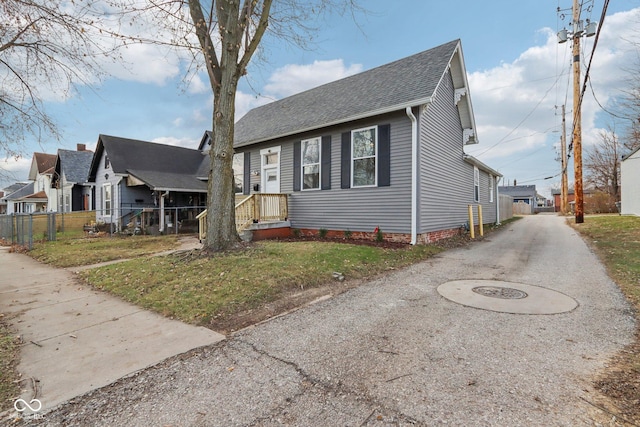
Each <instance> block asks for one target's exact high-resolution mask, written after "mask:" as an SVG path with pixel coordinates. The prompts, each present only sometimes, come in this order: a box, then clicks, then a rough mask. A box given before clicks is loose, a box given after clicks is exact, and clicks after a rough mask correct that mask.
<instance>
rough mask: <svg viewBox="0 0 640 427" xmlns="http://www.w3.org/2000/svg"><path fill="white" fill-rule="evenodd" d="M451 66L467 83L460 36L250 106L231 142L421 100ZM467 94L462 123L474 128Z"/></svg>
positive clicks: (458, 80) (460, 82) (461, 83)
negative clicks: (263, 103) (366, 69)
mask: <svg viewBox="0 0 640 427" xmlns="http://www.w3.org/2000/svg"><path fill="white" fill-rule="evenodd" d="M454 59H455V60H454ZM450 68H451V71H452V74H453V79H454V85H455V88H456V89H459V88H464V89H466V88H468V85H467V80H466V71H465V70H464V61H463V60H462V54H461V47H460V41H459V40H454V41H451V42H448V43H445V44H443V45H440V46H438V47H435V48H433V49H429V50H426V51H424V52H421V53H418V54H415V55H412V56H409V57H407V58H404V59H400V60H398V61H395V62H392V63H389V64H386V65H382V66H380V67H377V68H373V69H371V70H368V71H364V72H362V73H359V74H356V75H353V76H349V77H346V78H344V79H341V80H337V81H334V82H331V83H327V84H325V85H322V86H319V87H316V88H314V89H310V90H307V91H305V92H302V93H299V94H296V95H292V96H290V97H287V98H284V99H281V100H279V101H275V102H272V103H270V104H266V105H263V106H261V107H257V108H254V109H253V110H251V111H249V112H248V113H247V114H246V115H245V116H243V117H242V118H241V119H240V120H239V121H238V122H237V123H236V125H235V136H234V146H236V147H241V146H245V145H250V144H254V143H257V142H261V141H266V140H269V139H274V138H278V137H283V136H288V135H293V134H296V133H301V132H305V131H309V130H314V129H318V128H321V127H325V126H330V125H334V124H339V123H345V122H348V121H352V120H357V119H359V118H364V117H371V116H374V115H377V114H383V113H387V112H391V111H397V110H400V109H404V108H406V107H410V106H417V105H422V104H425V103H427V102H429V101H430V100H431V98H432V96H433V95H434V93H435V91H436V90H437V88H438V85H439V84H440V82H441V80H442V78H443V76H444V75H445V73H446V72H447V71H448V70H449V69H450ZM466 99H467V102H466V104H465V105H464V107H463V108H461V107H459V110H460V112H461V114H464V115H465V116H468V117H465V118H464V119H463V120H462V123H463V126H465V127H471V128H473V127H475V126H474V120H473V114H472V112H471V104H470V101H469V96H466ZM465 108H466V110H465Z"/></svg>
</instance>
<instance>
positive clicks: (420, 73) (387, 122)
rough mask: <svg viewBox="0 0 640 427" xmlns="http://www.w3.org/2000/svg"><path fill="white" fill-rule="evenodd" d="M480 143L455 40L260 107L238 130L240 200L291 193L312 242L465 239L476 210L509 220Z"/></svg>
mask: <svg viewBox="0 0 640 427" xmlns="http://www.w3.org/2000/svg"><path fill="white" fill-rule="evenodd" d="M209 141H210V140H209V139H208V138H207V135H206V134H205V137H203V140H202V142H201V144H200V149H201V150H206V148H207V145H208V143H209ZM477 142H478V141H477V135H476V125H475V119H474V115H473V111H472V107H471V98H470V94H469V85H468V82H467V73H466V70H465V66H464V59H463V55H462V47H461V44H460V41H459V40H454V41H451V42H449V43H446V44H443V45H441V46H438V47H435V48H433V49H430V50H427V51H424V52H422V53H418V54H416V55H413V56H410V57H408V58H404V59H401V60H398V61H395V62H392V63H390V64H386V65H383V66H380V67H378V68H374V69H372V70H369V71H365V72H363V73H360V74H357V75H353V76H350V77H347V78H345V79H342V80H338V81H334V82H331V83H328V84H325V85H323V86H320V87H317V88H314V89H311V90H308V91H306V92H302V93H299V94H296V95H293V96H290V97H288V98H284V99H281V100H279V101H276V102H273V103H270V104H267V105H264V106H261V107H258V108H255V109H253V110H251V111H250V112H249V113H247V114H246V115H245V116H244V117H242V118H241V119H240V120H239V121H238V122H237V123H236V126H235V139H234V148H235V152H236V154H235V156H236V159H234V160H236V161H235V162H234V164H235V166H236V169H235V173H236V176H237V177H238V179H237V180H236V181H239V180H241V181H242V184H243V185H241V186H238V187H237V191H238V192H241V193H243V194H245V195H249V194H252V193H256V192H261V193H285V194H288V207H289V218H288V219H289V221H290V224H291V227H292V228H294V229H299V230H301V231H302V232H303V233H316V232H317V231H318V230H320V229H326V230H327V231H328V232H329V233H334V234H337V235H342V233H345V232H349V233H351V232H353V233H354V234H353V235H354V236H355V235H357V234H359V233H370V234H371V233H372V232H373V231H374V230H375V229H379V230H381V231H382V232H383V233H384V234H385V235H386V236H388V238H390V239H395V240H399V241H406V242H411V243H425V242H431V241H434V240H438V239H441V238H446V237H449V236H452V235H454V234H457V233H459V231H460V229H461V226H464V225H465V223H466V222H467V221H468V218H467V212H468V205H482V206H483V209H484V212H483V213H484V215H483V218H484V222H485V223H494V222H497V218H498V216H497V209H498V208H497V196H496V194H497V192H496V180H497V178H498V177H500V176H501V175H500V173H498V172H496V171H495V170H494V169H492V168H490V167H489V166H487V165H485V164H484V163H482V162H480V161H478V160H477V159H475V158H473V157H472V156H470V155H467V154H466V153H465V152H464V147H465V146H466V145H469V144H476V143H477ZM534 196H535V194H534ZM474 212H475V215H476V220H475V221H476V222H477V209H475V210H474Z"/></svg>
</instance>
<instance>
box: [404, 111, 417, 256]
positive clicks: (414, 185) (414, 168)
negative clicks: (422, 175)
mask: <svg viewBox="0 0 640 427" xmlns="http://www.w3.org/2000/svg"><path fill="white" fill-rule="evenodd" d="M405 112H406V113H407V117H409V120H411V244H412V245H415V244H416V243H417V240H418V120H417V119H416V116H415V115H414V114H413V111H412V107H407V108H406V109H405Z"/></svg>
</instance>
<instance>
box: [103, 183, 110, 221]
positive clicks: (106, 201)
mask: <svg viewBox="0 0 640 427" xmlns="http://www.w3.org/2000/svg"><path fill="white" fill-rule="evenodd" d="M102 188H103V200H102V209H103V211H104V215H105V216H109V215H111V184H105V185H104V187H102Z"/></svg>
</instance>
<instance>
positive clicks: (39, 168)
mask: <svg viewBox="0 0 640 427" xmlns="http://www.w3.org/2000/svg"><path fill="white" fill-rule="evenodd" d="M57 158H58V156H56V155H55V154H46V153H33V158H32V159H31V169H30V170H29V179H30V180H32V181H35V180H36V179H37V177H38V175H45V174H53V172H54V170H55V166H56V159H57Z"/></svg>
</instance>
